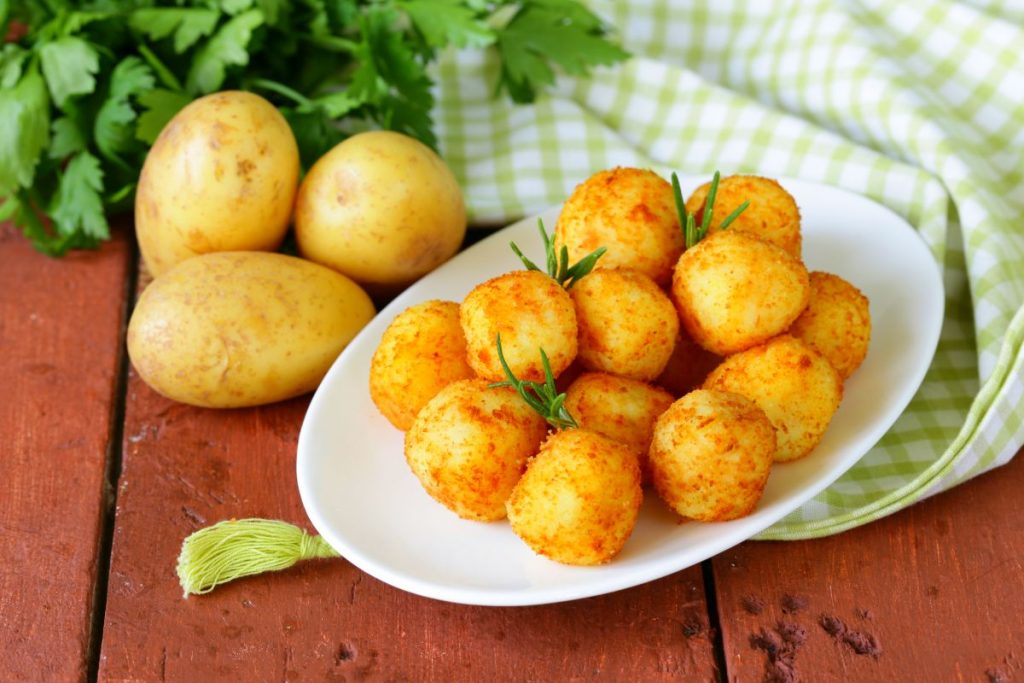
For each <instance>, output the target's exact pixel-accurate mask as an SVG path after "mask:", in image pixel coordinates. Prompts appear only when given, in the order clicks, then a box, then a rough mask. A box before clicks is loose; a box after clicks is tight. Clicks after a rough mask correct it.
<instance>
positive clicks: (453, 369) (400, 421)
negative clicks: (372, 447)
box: [370, 300, 474, 431]
mask: <svg viewBox="0 0 1024 683" xmlns="http://www.w3.org/2000/svg"><path fill="white" fill-rule="evenodd" d="M473 376H474V375H473V370H472V368H470V367H469V364H468V363H467V362H466V339H465V337H464V336H463V335H462V326H461V325H460V324H459V305H458V304H457V303H455V302H454V301H436V300H434V301H424V302H423V303H421V304H416V305H415V306H410V307H409V308H407V309H405V310H404V311H402V312H401V313H399V314H398V315H397V316H396V317H395V319H394V320H393V321H392V322H391V324H390V325H388V328H387V329H386V330H384V335H383V336H382V337H381V340H380V344H379V345H378V346H377V350H376V351H375V352H374V354H373V360H372V361H371V362H370V398H371V399H373V403H374V405H376V406H377V409H378V410H379V411H380V412H381V414H382V415H383V416H384V417H386V418H387V419H388V421H390V422H391V424H393V425H394V426H395V427H397V428H398V429H401V430H402V431H405V430H407V429H409V427H411V426H412V421H413V420H414V419H415V418H416V413H418V412H419V411H420V408H422V407H423V406H425V405H426V404H427V401H429V400H430V399H432V398H434V396H435V395H436V394H437V392H439V391H441V389H444V388H445V387H446V386H448V385H449V384H451V383H452V382H455V381H457V380H460V379H469V378H471V377H473Z"/></svg>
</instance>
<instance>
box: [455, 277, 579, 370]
mask: <svg viewBox="0 0 1024 683" xmlns="http://www.w3.org/2000/svg"><path fill="white" fill-rule="evenodd" d="M584 279H585V278H584ZM459 319H460V321H461V322H462V331H463V333H464V334H465V335H466V349H467V359H468V361H469V366H470V367H471V368H473V370H474V372H476V374H477V375H479V376H480V377H483V378H484V379H487V380H490V381H492V382H499V381H502V380H504V379H506V377H505V372H504V370H502V367H501V363H500V362H499V360H498V350H497V344H496V343H495V340H496V338H497V335H498V334H499V333H500V334H501V348H502V352H503V353H504V355H505V360H506V361H508V364H509V367H510V368H511V369H512V372H513V373H514V374H515V375H516V377H518V378H519V379H529V380H533V381H535V382H539V381H542V380H543V379H544V368H543V366H542V364H541V357H540V350H541V349H544V353H546V354H547V356H548V359H549V360H550V362H551V370H552V372H553V373H554V375H555V376H556V377H557V376H558V375H560V374H561V373H562V372H563V371H564V370H565V369H566V368H568V367H569V364H570V363H572V361H573V360H574V359H575V358H576V349H577V345H576V333H577V330H576V313H575V310H574V309H573V305H572V299H570V298H569V294H568V293H566V291H565V290H564V289H562V286H561V285H559V284H558V283H557V282H555V281H554V280H553V279H551V278H550V277H548V276H547V275H545V274H544V273H541V272H539V271H536V270H514V271H512V272H511V273H506V274H504V275H499V276H498V277H496V278H492V279H490V280H488V281H486V282H484V283H481V284H479V285H477V286H476V287H474V288H473V291H471V292H470V293H469V294H468V295H467V296H466V298H465V300H464V301H463V302H462V307H461V309H460V311H459Z"/></svg>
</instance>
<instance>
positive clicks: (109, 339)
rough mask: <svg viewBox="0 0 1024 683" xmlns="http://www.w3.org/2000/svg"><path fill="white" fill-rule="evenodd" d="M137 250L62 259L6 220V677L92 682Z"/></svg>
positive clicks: (1, 522)
mask: <svg viewBox="0 0 1024 683" xmlns="http://www.w3.org/2000/svg"><path fill="white" fill-rule="evenodd" d="M130 251H131V249H130V246H129V243H128V241H127V240H126V239H125V237H124V234H123V233H118V234H116V235H115V237H114V239H113V240H112V241H111V242H108V243H107V244H105V245H103V247H102V248H101V249H99V250H98V251H95V252H83V253H75V254H71V255H69V256H67V257H65V258H63V259H60V260H57V259H51V258H49V257H46V256H43V255H42V254H39V253H36V252H35V251H33V250H32V247H31V246H30V245H29V243H28V241H27V240H26V239H25V238H24V237H22V236H21V235H20V234H19V233H18V232H17V231H15V230H14V228H13V227H11V226H10V225H0V386H2V387H3V393H4V404H3V409H2V410H0V444H2V445H0V453H2V455H0V462H2V463H3V474H4V477H3V479H4V481H3V485H2V490H3V493H2V494H0V533H2V538H3V553H4V558H3V562H0V652H3V656H2V657H0V680H2V681H22V680H24V681H44V680H45V681H65V680H80V679H84V678H85V676H86V672H87V668H88V661H87V658H88V654H89V641H90V636H91V631H92V622H93V619H92V611H93V609H94V597H95V596H94V588H95V582H96V578H97V570H98V567H99V566H100V563H102V562H105V561H106V558H101V557H99V552H100V537H101V532H102V522H103V515H104V513H105V506H106V496H107V492H106V491H105V483H106V470H107V462H108V461H107V458H108V452H109V446H110V441H111V435H112V433H113V425H114V418H115V414H114V406H115V404H116V400H115V396H116V393H117V377H118V372H119V367H120V366H119V363H120V351H121V346H122V344H121V339H122V335H123V311H124V300H125V288H126V278H127V277H128V266H129V262H130V259H129V253H130Z"/></svg>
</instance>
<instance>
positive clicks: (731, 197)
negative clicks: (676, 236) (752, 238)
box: [686, 175, 801, 259]
mask: <svg viewBox="0 0 1024 683" xmlns="http://www.w3.org/2000/svg"><path fill="white" fill-rule="evenodd" d="M710 188H711V183H704V184H703V185H701V186H700V187H698V188H697V189H696V190H694V191H693V194H691V195H690V198H689V199H687V200H686V210H687V212H688V213H692V214H694V216H695V217H696V219H697V223H698V224H700V221H701V218H702V217H703V215H704V206H705V204H706V203H707V197H708V190H709V189H710ZM746 201H749V202H750V206H748V207H747V208H746V209H745V210H744V211H743V213H741V214H740V215H739V216H738V217H737V218H736V220H735V222H733V223H732V224H731V225H730V226H729V228H728V229H729V230H736V231H737V232H747V233H750V234H752V235H756V236H757V237H760V238H761V239H763V240H767V241H768V242H771V243H772V244H775V245H777V246H779V247H782V248H783V249H785V250H786V251H787V252H789V253H790V255H792V256H793V257H794V258H797V259H799V258H800V245H801V237H800V209H799V208H798V207H797V205H796V200H795V199H793V196H792V195H791V194H789V193H788V192H786V190H785V189H784V188H783V187H782V186H781V185H779V183H778V182H776V181H775V180H772V179H771V178H762V177H760V176H754V175H732V176H726V177H724V178H722V179H721V180H719V182H718V191H717V192H716V193H715V206H714V213H713V214H712V225H711V228H710V230H709V233H714V232H717V230H718V225H719V223H721V222H722V220H723V219H725V217H726V216H728V215H729V214H731V213H732V212H733V211H735V210H736V209H737V208H739V206H740V204H742V203H743V202H746Z"/></svg>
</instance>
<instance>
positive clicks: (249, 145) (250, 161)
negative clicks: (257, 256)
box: [135, 91, 299, 276]
mask: <svg viewBox="0 0 1024 683" xmlns="http://www.w3.org/2000/svg"><path fill="white" fill-rule="evenodd" d="M298 181H299V149H298V146H297V145H296V144H295V137H294V136H293V135H292V131H291V128H289V127H288V122H287V121H285V120H284V117H283V116H281V114H280V113H279V112H278V111H277V109H275V108H274V106H273V105H272V104H270V103H269V102H267V101H266V100H265V99H263V98H262V97H259V96H258V95H253V94H252V93H248V92H239V91H226V92H219V93H214V94H212V95H207V96H206V97H201V98H199V99H197V100H196V101H194V102H192V103H191V104H189V105H188V106H186V107H185V108H184V109H182V110H181V111H180V112H178V114H177V115H175V117H174V118H173V119H171V121H170V122H169V123H168V124H167V125H166V126H165V127H164V129H163V130H162V131H161V132H160V136H159V137H158V138H157V139H156V142H154V143H153V147H152V149H150V150H149V154H148V155H147V156H146V162H145V164H143V166H142V174H141V175H140V176H139V186H138V189H137V191H136V194H135V233H136V235H137V236H138V240H139V250H140V251H141V252H142V258H143V259H144V260H145V262H146V266H147V267H148V268H149V272H150V273H151V274H152V275H154V276H159V275H162V274H163V273H165V272H167V271H168V270H170V269H171V268H172V267H173V266H175V265H177V264H178V263H180V262H182V261H184V260H185V259H187V258H191V257H193V256H196V255H197V254H205V253H209V252H214V251H273V250H274V249H276V248H277V247H278V245H280V244H281V240H283V239H284V234H285V232H286V231H287V229H288V221H289V219H290V217H291V212H292V203H293V201H294V199H295V190H296V185H297V184H298Z"/></svg>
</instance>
